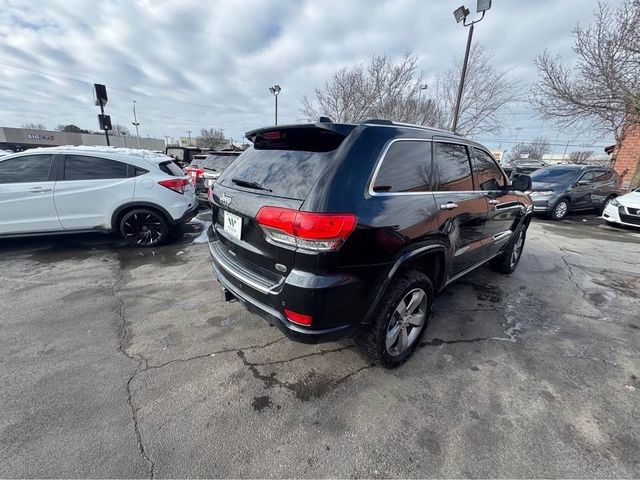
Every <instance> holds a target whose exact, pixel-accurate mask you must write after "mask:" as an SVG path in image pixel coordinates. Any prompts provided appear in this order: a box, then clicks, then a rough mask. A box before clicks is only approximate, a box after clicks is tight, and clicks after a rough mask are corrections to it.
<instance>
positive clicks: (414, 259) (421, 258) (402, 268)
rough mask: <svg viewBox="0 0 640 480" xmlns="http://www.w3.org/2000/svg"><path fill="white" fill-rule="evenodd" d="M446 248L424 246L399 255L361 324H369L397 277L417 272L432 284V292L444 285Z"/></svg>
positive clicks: (437, 245) (433, 245) (436, 245)
mask: <svg viewBox="0 0 640 480" xmlns="http://www.w3.org/2000/svg"><path fill="white" fill-rule="evenodd" d="M447 261H448V260H447V248H446V247H445V246H444V245H442V244H432V245H425V246H422V247H419V248H416V249H415V250H412V251H410V252H406V253H405V254H403V255H401V256H400V257H399V258H398V259H397V260H396V262H395V263H394V264H393V266H392V267H391V269H390V270H389V273H388V274H387V277H386V278H385V279H384V281H383V282H382V286H381V287H380V289H379V290H378V293H377V294H376V296H375V298H374V300H373V302H372V303H371V306H370V307H369V310H368V311H367V313H366V315H365V316H364V319H363V320H362V323H363V324H370V323H371V319H372V318H373V317H374V315H375V312H376V310H377V308H378V305H379V304H380V301H381V300H382V298H383V297H384V295H385V294H386V292H387V291H388V289H389V287H390V285H391V283H392V282H393V280H394V279H395V278H397V277H398V275H402V274H403V272H406V271H408V270H417V271H420V272H422V273H424V274H425V275H427V276H428V277H429V279H430V280H431V282H432V283H433V289H434V292H438V291H439V290H440V289H441V288H442V287H443V286H444V284H445V281H446V277H447V275H446V272H447V271H448V270H447V266H448V265H447Z"/></svg>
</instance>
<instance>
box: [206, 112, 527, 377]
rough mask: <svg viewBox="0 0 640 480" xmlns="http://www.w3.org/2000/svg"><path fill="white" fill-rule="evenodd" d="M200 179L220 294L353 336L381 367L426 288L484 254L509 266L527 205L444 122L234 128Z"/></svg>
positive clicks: (402, 342) (296, 323)
mask: <svg viewBox="0 0 640 480" xmlns="http://www.w3.org/2000/svg"><path fill="white" fill-rule="evenodd" d="M247 138H249V139H250V140H251V141H252V142H253V144H254V146H253V147H251V148H249V149H248V150H247V151H246V152H244V153H243V154H242V155H241V156H240V157H239V158H238V159H237V160H236V161H235V162H234V163H233V164H232V165H231V166H230V167H229V168H228V169H227V170H226V171H225V172H224V173H223V174H222V176H221V177H220V178H219V179H218V181H217V183H216V184H215V186H214V189H213V192H212V221H213V225H212V227H211V229H210V230H209V240H210V242H209V249H210V252H211V257H212V263H213V267H214V270H215V273H216V275H217V277H218V280H219V281H220V283H221V284H222V286H223V290H224V292H225V297H226V299H227V300H233V299H238V300H240V301H241V302H242V303H243V304H244V305H245V307H247V308H248V309H249V310H250V311H252V312H254V313H257V314H258V315H260V316H262V317H263V318H265V319H267V320H268V321H269V322H270V323H272V324H275V325H277V326H278V327H279V328H280V329H281V330H282V331H283V332H285V333H286V334H287V335H288V336H289V337H290V338H292V339H295V340H299V341H302V342H310V343H313V342H319V341H325V340H334V339H337V338H340V337H345V336H356V337H357V339H358V340H359V341H360V342H361V344H362V345H363V347H364V349H365V350H366V351H367V352H368V354H369V355H370V356H371V357H372V358H373V359H374V360H376V361H378V362H380V363H382V364H383V365H384V366H386V367H393V366H396V365H398V364H400V363H401V362H402V361H404V360H405V359H406V358H407V357H408V356H409V355H410V354H411V353H412V352H413V351H414V349H415V348H416V346H417V345H418V343H419V340H420V337H421V336H422V334H423V333H424V331H425V329H426V324H427V321H428V318H429V314H430V311H431V306H432V303H433V298H434V295H435V294H436V292H438V291H440V290H442V289H443V288H444V287H445V286H446V285H448V284H450V283H451V282H453V281H454V280H456V279H457V278H459V277H460V276H462V275H464V274H466V273H467V272H470V271H471V270H473V269H475V268H476V267H478V266H480V265H482V264H484V263H486V262H488V261H490V263H491V266H492V267H493V268H494V269H495V270H497V271H499V272H501V273H510V272H512V271H513V270H514V269H515V268H516V266H517V264H518V261H519V259H520V255H521V253H522V249H523V245H524V241H525V235H526V230H527V227H528V225H529V222H530V220H531V213H532V206H531V201H530V199H529V197H528V196H527V195H525V194H524V193H522V191H517V190H526V189H528V188H529V187H530V184H531V182H530V179H529V177H528V176H526V175H518V176H516V177H515V179H514V182H513V183H514V184H513V185H512V184H511V183H510V182H508V181H507V179H506V177H505V175H504V173H503V171H502V170H501V168H500V167H499V166H498V164H497V163H496V161H495V160H494V159H493V157H492V156H491V155H490V154H489V152H488V151H487V149H485V148H484V147H483V146H482V145H479V144H477V143H475V142H472V141H470V140H467V139H465V138H462V137H459V136H455V135H452V134H450V133H447V132H443V131H438V130H433V129H429V128H423V127H418V126H409V125H402V124H395V123H391V122H389V121H381V120H371V121H367V122H364V123H362V124H359V125H352V124H335V123H331V122H330V121H329V120H328V119H321V121H320V122H318V123H316V124H310V125H291V126H277V127H270V128H265V129H260V130H254V131H252V132H249V133H247Z"/></svg>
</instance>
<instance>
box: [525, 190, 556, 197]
mask: <svg viewBox="0 0 640 480" xmlns="http://www.w3.org/2000/svg"><path fill="white" fill-rule="evenodd" d="M554 193H556V192H554V191H552V190H546V191H543V192H531V196H532V197H550V196H551V195H553V194H554Z"/></svg>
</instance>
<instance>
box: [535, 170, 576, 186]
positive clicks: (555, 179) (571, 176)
mask: <svg viewBox="0 0 640 480" xmlns="http://www.w3.org/2000/svg"><path fill="white" fill-rule="evenodd" d="M579 174H580V170H576V169H575V168H548V169H547V168H543V169H542V170H536V171H535V172H533V173H532V174H531V181H533V182H539V183H571V182H573V181H574V180H575V179H576V177H577V176H578V175H579Z"/></svg>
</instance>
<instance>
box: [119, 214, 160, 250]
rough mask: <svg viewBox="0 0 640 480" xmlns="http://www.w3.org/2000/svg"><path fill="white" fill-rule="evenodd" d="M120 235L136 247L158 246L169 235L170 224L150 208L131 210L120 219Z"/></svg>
mask: <svg viewBox="0 0 640 480" xmlns="http://www.w3.org/2000/svg"><path fill="white" fill-rule="evenodd" d="M119 230H120V235H122V237H123V238H124V239H125V240H127V241H128V242H129V243H131V244H133V245H135V246H136V247H156V246H158V245H160V244H162V243H163V242H164V241H165V240H166V239H167V237H168V236H169V224H168V223H167V220H166V219H165V218H164V215H162V214H161V213H160V212H157V211H156V210H152V209H150V208H136V209H134V210H129V211H128V212H126V213H125V214H124V215H123V216H122V218H121V219H120V225H119Z"/></svg>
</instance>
